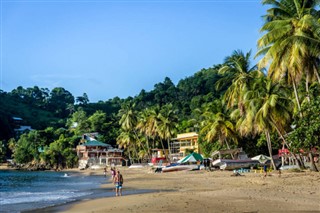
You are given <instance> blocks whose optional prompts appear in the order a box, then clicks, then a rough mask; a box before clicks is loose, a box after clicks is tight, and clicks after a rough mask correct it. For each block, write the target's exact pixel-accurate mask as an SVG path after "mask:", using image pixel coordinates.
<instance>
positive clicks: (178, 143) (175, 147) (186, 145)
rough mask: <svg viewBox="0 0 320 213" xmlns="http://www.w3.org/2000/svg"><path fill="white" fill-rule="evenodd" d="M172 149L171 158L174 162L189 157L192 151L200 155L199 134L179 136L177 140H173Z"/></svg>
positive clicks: (189, 133)
mask: <svg viewBox="0 0 320 213" xmlns="http://www.w3.org/2000/svg"><path fill="white" fill-rule="evenodd" d="M170 148H171V156H170V158H171V159H172V160H174V161H175V160H179V159H182V158H183V157H185V156H187V155H188V154H189V152H190V151H193V152H196V153H199V154H200V147H199V144H198V134H197V133H196V132H188V133H182V134H178V135H177V137H176V138H173V139H172V141H171V147H170Z"/></svg>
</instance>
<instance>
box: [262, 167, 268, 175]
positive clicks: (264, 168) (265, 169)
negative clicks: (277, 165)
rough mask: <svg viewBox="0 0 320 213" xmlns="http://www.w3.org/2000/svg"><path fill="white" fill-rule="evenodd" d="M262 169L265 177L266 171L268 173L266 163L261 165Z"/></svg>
mask: <svg viewBox="0 0 320 213" xmlns="http://www.w3.org/2000/svg"><path fill="white" fill-rule="evenodd" d="M263 171H264V177H267V173H268V166H267V164H264V165H263Z"/></svg>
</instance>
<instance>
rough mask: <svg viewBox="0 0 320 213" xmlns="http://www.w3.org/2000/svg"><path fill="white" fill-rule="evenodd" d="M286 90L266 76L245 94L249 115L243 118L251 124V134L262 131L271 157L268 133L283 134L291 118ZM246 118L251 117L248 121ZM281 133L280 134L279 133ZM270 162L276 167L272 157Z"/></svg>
mask: <svg viewBox="0 0 320 213" xmlns="http://www.w3.org/2000/svg"><path fill="white" fill-rule="evenodd" d="M287 94H288V91H287V90H286V87H283V86H282V85H281V84H280V83H274V82H272V81H271V80H270V79H268V78H260V79H258V80H257V82H256V84H254V85H253V87H252V89H251V90H250V91H248V92H247V93H246V94H245V97H244V99H245V102H246V104H245V105H246V109H247V111H248V112H249V114H250V116H247V117H246V118H245V119H244V123H246V122H248V123H251V125H253V128H252V129H251V130H252V131H253V132H252V134H259V133H264V134H265V136H266V140H267V147H268V151H269V154H270V157H271V158H272V144H271V138H270V134H271V133H273V132H277V133H278V134H280V136H283V132H284V130H285V128H286V127H287V126H288V125H289V123H290V119H291V112H292V111H291V109H290V106H291V105H292V104H290V101H291V99H290V98H288V95H287ZM248 119H252V120H251V121H249V120H248ZM281 133H282V134H281ZM271 163H272V165H273V167H274V169H276V167H275V164H274V161H273V159H271Z"/></svg>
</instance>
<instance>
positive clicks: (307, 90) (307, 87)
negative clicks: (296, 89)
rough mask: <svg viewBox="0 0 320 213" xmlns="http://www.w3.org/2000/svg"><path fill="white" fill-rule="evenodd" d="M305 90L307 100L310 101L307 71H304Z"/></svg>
mask: <svg viewBox="0 0 320 213" xmlns="http://www.w3.org/2000/svg"><path fill="white" fill-rule="evenodd" d="M306 92H307V100H308V102H309V103H310V94H309V72H307V73H306Z"/></svg>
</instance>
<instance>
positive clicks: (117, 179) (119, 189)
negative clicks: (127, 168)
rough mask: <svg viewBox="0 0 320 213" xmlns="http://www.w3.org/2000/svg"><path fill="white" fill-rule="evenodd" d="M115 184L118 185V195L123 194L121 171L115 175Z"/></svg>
mask: <svg viewBox="0 0 320 213" xmlns="http://www.w3.org/2000/svg"><path fill="white" fill-rule="evenodd" d="M114 184H115V185H116V196H118V195H119V196H121V195H122V184H123V177H122V174H120V171H119V170H118V171H117V174H116V176H115V177H114Z"/></svg>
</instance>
